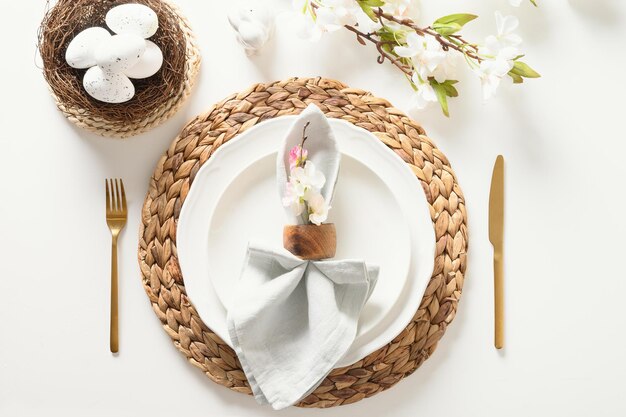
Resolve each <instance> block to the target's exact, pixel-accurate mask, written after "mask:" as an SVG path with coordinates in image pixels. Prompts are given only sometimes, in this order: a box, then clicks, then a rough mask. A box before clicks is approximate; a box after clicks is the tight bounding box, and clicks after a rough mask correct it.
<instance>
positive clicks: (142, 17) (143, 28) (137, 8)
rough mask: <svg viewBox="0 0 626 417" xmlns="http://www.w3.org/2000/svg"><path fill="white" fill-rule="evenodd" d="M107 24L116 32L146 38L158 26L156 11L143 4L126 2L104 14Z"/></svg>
mask: <svg viewBox="0 0 626 417" xmlns="http://www.w3.org/2000/svg"><path fill="white" fill-rule="evenodd" d="M105 20H106V23H107V26H108V27H110V28H111V30H112V31H113V32H115V33H117V34H122V33H132V34H135V35H137V36H141V37H142V38H144V39H148V38H149V37H150V36H152V35H154V34H155V33H156V31H157V29H158V28H159V18H158V17H157V15H156V13H155V12H154V11H153V10H152V9H151V8H149V7H148V6H145V5H143V4H137V3H128V4H122V5H120V6H116V7H114V8H112V9H111V10H109V12H108V13H107V15H106V18H105Z"/></svg>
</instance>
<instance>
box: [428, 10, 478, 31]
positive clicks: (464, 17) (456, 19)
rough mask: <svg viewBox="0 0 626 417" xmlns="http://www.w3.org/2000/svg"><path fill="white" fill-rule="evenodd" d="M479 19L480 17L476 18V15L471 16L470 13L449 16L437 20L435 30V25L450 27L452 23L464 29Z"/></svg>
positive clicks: (434, 23)
mask: <svg viewBox="0 0 626 417" xmlns="http://www.w3.org/2000/svg"><path fill="white" fill-rule="evenodd" d="M477 17H478V16H476V15H475V14H469V13H456V14H449V15H447V16H444V17H440V18H439V19H437V20H435V21H434V22H433V29H434V25H437V24H441V25H448V24H450V23H456V24H457V25H459V26H460V27H463V26H464V25H465V24H466V23H468V22H471V21H472V20H474V19H476V18H477Z"/></svg>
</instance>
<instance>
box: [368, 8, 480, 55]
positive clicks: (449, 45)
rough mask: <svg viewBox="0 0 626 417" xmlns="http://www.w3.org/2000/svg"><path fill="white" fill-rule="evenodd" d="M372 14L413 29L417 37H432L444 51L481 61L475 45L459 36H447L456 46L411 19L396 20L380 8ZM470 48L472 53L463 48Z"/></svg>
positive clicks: (428, 27)
mask: <svg viewBox="0 0 626 417" xmlns="http://www.w3.org/2000/svg"><path fill="white" fill-rule="evenodd" d="M374 14H375V15H376V16H377V17H378V18H379V19H383V18H384V19H386V20H388V21H390V22H395V23H398V24H400V25H402V26H406V27H409V28H411V29H413V30H414V31H415V32H416V33H417V34H418V35H421V36H426V35H429V36H432V37H434V38H435V39H436V40H437V42H439V43H440V44H441V47H442V48H443V50H444V51H447V50H449V49H450V48H452V49H454V50H456V51H458V52H460V53H462V54H464V55H467V56H468V57H470V58H472V59H475V60H476V61H478V62H480V61H482V58H481V57H480V56H478V54H477V53H476V51H477V48H476V46H475V45H472V44H471V43H469V42H467V41H466V40H464V39H463V38H462V37H461V36H460V35H456V36H455V35H449V36H450V37H452V38H454V39H456V40H457V41H458V42H460V43H461V45H462V46H459V45H457V44H455V43H454V42H451V41H449V40H447V39H446V38H445V37H444V36H443V35H441V34H440V33H437V32H436V31H435V30H434V29H433V28H432V27H430V26H427V27H425V28H421V27H419V26H417V25H416V24H415V22H413V21H412V20H411V19H408V18H398V17H396V16H394V15H392V14H389V13H385V12H384V11H383V10H382V9H381V8H378V9H376V10H374ZM467 47H469V48H471V49H474V52H472V51H468V50H466V49H465V48H467Z"/></svg>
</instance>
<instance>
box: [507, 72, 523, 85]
mask: <svg viewBox="0 0 626 417" xmlns="http://www.w3.org/2000/svg"><path fill="white" fill-rule="evenodd" d="M509 77H511V78H512V79H513V84H521V83H523V82H524V79H523V78H522V76H521V75H518V74H515V73H514V72H511V71H509Z"/></svg>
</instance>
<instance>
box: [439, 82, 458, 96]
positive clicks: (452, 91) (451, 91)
mask: <svg viewBox="0 0 626 417" xmlns="http://www.w3.org/2000/svg"><path fill="white" fill-rule="evenodd" d="M456 83H458V81H456V80H446V81H445V82H443V83H441V86H442V87H443V89H444V90H445V92H446V95H447V96H448V97H458V96H459V92H458V91H457V89H456V88H455V87H454V84H456Z"/></svg>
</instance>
